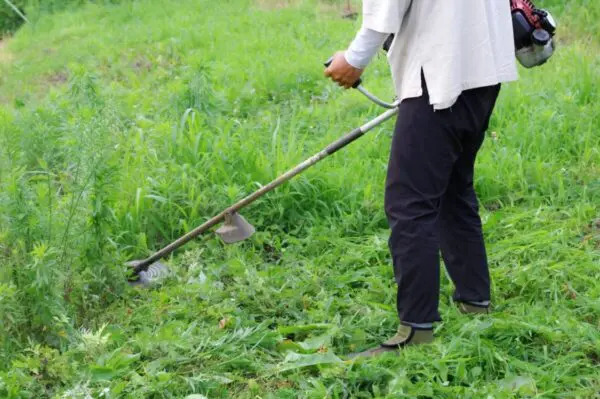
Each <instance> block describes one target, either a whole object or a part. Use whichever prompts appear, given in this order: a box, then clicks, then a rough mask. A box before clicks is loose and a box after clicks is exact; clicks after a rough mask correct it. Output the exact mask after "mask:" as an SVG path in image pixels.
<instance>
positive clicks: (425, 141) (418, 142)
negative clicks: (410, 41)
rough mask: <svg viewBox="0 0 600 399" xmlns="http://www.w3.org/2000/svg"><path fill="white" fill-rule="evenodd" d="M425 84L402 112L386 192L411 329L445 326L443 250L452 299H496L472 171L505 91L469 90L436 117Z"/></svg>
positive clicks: (401, 310) (401, 303)
mask: <svg viewBox="0 0 600 399" xmlns="http://www.w3.org/2000/svg"><path fill="white" fill-rule="evenodd" d="M422 85H423V91H424V92H423V95H422V96H421V97H419V98H412V99H406V100H404V101H403V102H402V103H401V105H400V109H399V112H398V119H397V121H396V127H395V132H394V137H393V140H392V148H391V154H390V159H389V166H388V174H387V181H386V192H385V211H386V215H387V218H388V222H389V226H390V229H391V235H390V239H389V247H390V252H391V255H392V260H393V265H394V275H395V278H396V282H397V283H398V298H397V307H398V315H399V317H400V320H401V321H403V322H407V323H431V322H435V321H440V320H441V318H440V314H439V312H438V301H439V288H440V255H439V254H440V251H441V254H442V257H443V259H444V264H445V265H446V269H447V271H448V274H449V276H450V278H451V279H452V281H453V283H454V285H455V287H456V289H455V292H454V300H456V301H463V302H470V301H477V302H479V301H487V300H489V299H490V278H489V271H488V264H487V256H486V250H485V244H484V239H483V234H482V228H481V219H480V217H479V208H478V201H477V196H476V194H475V190H474V188H473V168H474V164H475V157H476V155H477V152H478V150H479V148H480V147H481V144H482V143H483V139H484V135H485V131H486V129H487V127H488V123H489V119H490V116H491V113H492V110H493V108H494V105H495V102H496V98H497V96H498V93H499V90H500V85H496V86H490V87H484V88H477V89H472V90H467V91H464V92H463V93H462V94H461V95H460V97H459V98H458V100H457V102H456V103H455V104H454V105H453V106H452V107H451V108H449V109H445V110H436V111H434V109H433V106H432V105H430V104H429V95H428V93H427V87H426V84H425V82H424V80H423V81H422Z"/></svg>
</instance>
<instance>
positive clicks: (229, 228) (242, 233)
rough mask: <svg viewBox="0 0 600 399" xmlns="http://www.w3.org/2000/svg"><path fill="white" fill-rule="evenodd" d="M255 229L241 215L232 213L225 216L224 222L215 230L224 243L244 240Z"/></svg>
mask: <svg viewBox="0 0 600 399" xmlns="http://www.w3.org/2000/svg"><path fill="white" fill-rule="evenodd" d="M255 231H256V230H255V229H254V226H252V225H251V224H250V223H248V222H247V221H246V219H244V218H243V217H242V215H240V214H237V213H233V214H229V215H227V216H226V217H225V223H223V226H221V227H219V228H218V229H217V231H216V233H217V235H218V236H219V237H221V239H222V240H223V241H224V242H225V243H226V244H233V243H234V242H239V241H244V240H246V239H248V238H250V237H251V236H252V234H254V232H255Z"/></svg>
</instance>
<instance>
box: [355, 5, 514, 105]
mask: <svg viewBox="0 0 600 399" xmlns="http://www.w3.org/2000/svg"><path fill="white" fill-rule="evenodd" d="M390 33H393V34H394V36H395V37H394V41H393V42H392V44H391V47H390V50H389V52H388V61H389V63H390V67H391V72H392V78H393V81H394V86H395V89H396V95H397V97H398V99H399V100H403V99H405V98H410V97H419V96H421V95H422V88H421V70H423V74H424V76H425V81H426V82H427V88H428V91H429V97H430V103H431V104H432V105H433V106H434V108H435V109H444V108H448V107H451V106H452V105H453V104H454V102H455V101H456V99H457V98H458V96H459V95H460V93H461V92H462V91H463V90H468V89H471V88H475V87H481V86H489V85H493V84H497V83H501V82H508V81H513V80H516V79H517V78H518V74H517V66H516V58H515V49H514V41H513V31H512V20H511V16H510V4H509V2H508V1H505V0H418V1H412V0H363V24H362V28H361V29H360V31H359V32H358V33H357V35H356V37H355V39H354V40H353V42H352V43H351V44H350V46H349V48H348V50H347V51H346V59H347V61H348V63H350V64H351V65H353V66H354V67H357V68H361V69H363V68H364V67H366V66H367V64H368V63H369V62H370V60H371V59H372V58H373V56H374V55H375V54H376V52H377V51H378V50H379V49H381V46H382V45H383V42H384V41H385V39H386V38H387V37H388V36H389V34H390Z"/></svg>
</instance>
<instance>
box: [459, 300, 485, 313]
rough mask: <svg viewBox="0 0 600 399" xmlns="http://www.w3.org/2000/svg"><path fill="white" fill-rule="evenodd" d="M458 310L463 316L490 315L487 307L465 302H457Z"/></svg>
mask: <svg viewBox="0 0 600 399" xmlns="http://www.w3.org/2000/svg"><path fill="white" fill-rule="evenodd" d="M458 310H459V311H460V312H461V313H464V314H488V313H490V307H489V305H488V306H482V305H475V304H472V303H467V302H459V303H458Z"/></svg>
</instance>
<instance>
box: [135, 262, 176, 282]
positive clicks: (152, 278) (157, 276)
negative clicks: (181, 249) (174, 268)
mask: <svg viewBox="0 0 600 399" xmlns="http://www.w3.org/2000/svg"><path fill="white" fill-rule="evenodd" d="M140 262H141V260H133V261H131V262H128V263H127V266H129V267H131V268H132V269H133V268H134V267H135V266H136V265H137V264H139V263H140ZM168 275H169V268H168V267H167V265H165V264H164V263H162V262H155V263H153V264H151V265H150V266H149V267H148V269H147V270H145V271H141V272H139V273H138V275H137V276H138V279H137V280H135V281H130V282H129V285H131V286H133V287H135V286H139V285H141V286H143V287H144V288H146V287H149V286H151V285H152V284H155V283H157V282H159V281H161V280H164V279H165V278H166V277H167V276H168Z"/></svg>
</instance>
